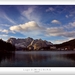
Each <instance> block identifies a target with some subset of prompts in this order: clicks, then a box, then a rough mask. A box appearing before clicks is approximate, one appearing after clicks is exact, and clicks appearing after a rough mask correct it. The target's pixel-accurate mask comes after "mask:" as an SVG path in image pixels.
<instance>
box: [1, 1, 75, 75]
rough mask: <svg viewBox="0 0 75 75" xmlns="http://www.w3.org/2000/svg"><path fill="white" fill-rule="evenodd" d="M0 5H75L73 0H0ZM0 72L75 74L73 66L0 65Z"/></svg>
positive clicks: (20, 74)
mask: <svg viewBox="0 0 75 75" xmlns="http://www.w3.org/2000/svg"><path fill="white" fill-rule="evenodd" d="M0 5H75V0H0ZM0 74H1V75H2V74H5V75H6V74H7V75H11V74H19V75H22V74H32V75H33V74H34V75H35V74H39V75H40V74H46V75H47V74H52V75H54V74H56V75H57V74H58V75H61V74H67V75H73V74H74V75H75V67H0Z"/></svg>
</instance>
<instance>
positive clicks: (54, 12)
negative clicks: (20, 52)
mask: <svg viewBox="0 0 75 75" xmlns="http://www.w3.org/2000/svg"><path fill="white" fill-rule="evenodd" d="M0 35H3V36H1V38H4V39H6V38H9V37H10V36H14V37H17V38H19V37H22V38H25V37H32V38H35V37H36V38H37V39H38V38H41V39H44V40H51V41H53V43H55V41H56V42H58V43H59V42H63V41H66V40H68V39H70V38H75V5H69V6H68V5H61V6H60V5H15V6H12V5H8V6H6V5H5V6H4V5H3V6H2V5H1V6H0ZM4 35H5V36H6V35H8V36H6V38H5V37H4ZM67 38H68V39H67Z"/></svg>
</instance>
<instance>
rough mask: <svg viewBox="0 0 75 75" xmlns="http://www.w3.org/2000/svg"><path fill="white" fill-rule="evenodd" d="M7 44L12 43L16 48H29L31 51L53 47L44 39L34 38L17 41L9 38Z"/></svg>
mask: <svg viewBox="0 0 75 75" xmlns="http://www.w3.org/2000/svg"><path fill="white" fill-rule="evenodd" d="M7 42H9V43H12V44H14V45H15V46H16V48H22V49H23V48H28V49H29V50H33V49H34V50H39V49H41V48H42V47H47V46H49V45H52V43H51V42H48V41H46V40H42V39H35V40H34V39H33V38H30V37H28V38H25V39H19V38H18V39H16V38H9V39H8V40H7Z"/></svg>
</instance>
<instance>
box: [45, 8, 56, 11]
mask: <svg viewBox="0 0 75 75" xmlns="http://www.w3.org/2000/svg"><path fill="white" fill-rule="evenodd" d="M54 10H55V9H54V8H52V7H49V8H48V9H47V10H46V12H49V11H54Z"/></svg>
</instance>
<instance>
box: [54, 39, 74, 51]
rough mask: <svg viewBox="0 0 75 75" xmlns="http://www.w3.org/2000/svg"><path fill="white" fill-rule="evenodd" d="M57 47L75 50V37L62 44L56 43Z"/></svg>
mask: <svg viewBox="0 0 75 75" xmlns="http://www.w3.org/2000/svg"><path fill="white" fill-rule="evenodd" d="M55 46H56V48H62V49H67V50H75V39H72V40H70V41H67V42H63V43H62V44H57V45H55Z"/></svg>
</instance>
